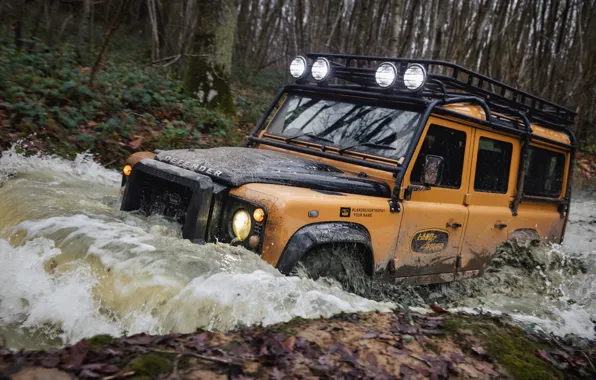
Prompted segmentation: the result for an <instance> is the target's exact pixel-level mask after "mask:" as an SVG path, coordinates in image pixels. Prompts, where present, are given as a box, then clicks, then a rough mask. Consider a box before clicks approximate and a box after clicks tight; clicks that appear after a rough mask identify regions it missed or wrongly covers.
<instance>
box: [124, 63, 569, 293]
mask: <svg viewBox="0 0 596 380" xmlns="http://www.w3.org/2000/svg"><path fill="white" fill-rule="evenodd" d="M290 73H291V75H292V76H293V77H294V78H296V81H295V83H293V84H290V85H288V86H286V87H284V88H283V89H282V90H281V91H280V92H279V94H278V95H277V97H276V98H275V100H274V102H273V103H272V104H271V106H270V107H269V109H268V110H267V111H266V113H265V115H264V116H263V118H262V119H261V121H260V122H259V123H258V124H257V126H256V128H255V129H254V131H253V132H252V133H251V134H250V136H249V137H248V141H247V145H246V147H229V148H213V149H187V150H173V151H157V152H155V153H148V152H146V153H137V154H133V155H132V156H131V157H130V158H129V160H128V162H127V166H126V167H125V170H124V172H125V175H124V178H123V186H124V189H123V190H124V197H123V201H122V210H126V211H137V212H141V213H143V214H146V215H150V214H161V215H164V216H166V217H169V218H172V219H175V220H177V221H178V222H179V223H180V224H181V225H182V236H183V237H184V238H186V239H190V240H192V241H194V242H197V243H205V242H216V241H217V242H223V243H231V244H233V245H241V246H244V247H245V248H246V249H249V250H252V251H254V252H255V254H258V255H260V256H261V257H262V258H263V260H265V261H267V262H269V263H271V265H274V266H275V267H277V268H278V269H279V270H280V271H281V272H283V273H290V272H291V271H292V270H293V268H295V267H296V266H297V264H299V263H301V262H307V261H308V260H311V261H312V260H313V259H315V260H316V259H317V257H323V256H324V255H325V252H328V251H329V249H330V248H333V249H335V248H339V249H340V252H342V251H343V252H345V253H346V260H347V257H348V256H350V257H356V258H357V261H358V265H361V266H362V269H363V270H364V271H366V272H367V273H368V274H370V275H377V276H378V275H382V276H386V277H389V278H393V279H407V280H412V281H415V282H418V283H437V282H447V281H453V280H457V279H462V278H469V277H473V276H477V275H480V274H482V273H483V272H484V270H485V269H486V267H487V265H488V263H489V262H490V260H491V257H492V254H493V253H494V251H495V248H496V247H497V245H498V244H499V243H501V242H503V241H504V240H506V239H508V238H509V237H511V236H512V235H514V234H519V233H523V234H528V233H529V234H531V235H532V236H535V237H540V238H542V239H545V240H547V241H551V242H560V241H561V240H562V239H563V234H564V230H565V225H566V222H567V215H568V212H569V202H570V192H571V187H570V186H571V185H570V183H571V169H570V168H572V167H573V157H574V151H575V145H576V143H575V138H574V135H573V133H572V132H571V131H570V130H569V128H568V127H569V126H570V125H572V124H573V121H574V117H575V113H574V112H573V111H570V110H568V109H565V108H563V107H561V106H558V105H556V104H554V103H551V102H549V101H546V100H544V99H540V98H538V97H536V96H533V95H531V94H528V93H526V92H523V91H520V90H517V89H515V88H513V87H510V86H508V85H505V84H503V83H500V82H498V81H496V80H494V79H492V78H489V77H487V76H484V75H481V74H478V73H475V72H472V71H470V70H467V69H465V68H463V67H461V66H458V65H455V64H452V63H448V62H443V61H432V60H422V59H401V58H395V59H393V58H381V57H369V56H353V55H340V54H308V55H306V56H305V57H303V56H298V57H296V58H295V59H294V60H293V61H292V63H291V66H290ZM348 253H349V255H348ZM327 260H328V261H327V264H324V265H323V267H324V270H323V272H324V273H323V274H325V275H331V276H333V275H334V273H333V271H334V270H341V268H342V265H343V263H342V261H343V260H344V259H343V258H342V256H341V255H340V256H335V258H332V259H330V260H329V259H327ZM338 268H339V269H338ZM307 269H308V267H307ZM325 270H326V271H327V272H329V273H327V272H325Z"/></svg>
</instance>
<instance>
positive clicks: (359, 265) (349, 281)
mask: <svg viewBox="0 0 596 380" xmlns="http://www.w3.org/2000/svg"><path fill="white" fill-rule="evenodd" d="M365 264H366V255H365V253H364V252H363V250H362V249H361V248H360V247H358V246H355V245H349V244H334V245H322V246H318V247H315V248H313V249H311V250H310V251H309V252H307V253H306V254H305V255H304V256H303V257H302V258H301V259H300V261H299V262H298V264H297V265H296V267H295V268H294V270H293V271H292V273H293V274H297V275H304V274H306V275H307V276H308V277H310V278H312V279H313V280H317V279H319V278H321V277H327V278H333V279H335V280H337V281H338V282H339V283H340V284H341V285H342V286H343V288H344V289H345V290H347V291H349V292H353V293H358V294H366V293H367V292H368V289H369V288H370V276H369V275H368V274H367V273H366V269H365Z"/></svg>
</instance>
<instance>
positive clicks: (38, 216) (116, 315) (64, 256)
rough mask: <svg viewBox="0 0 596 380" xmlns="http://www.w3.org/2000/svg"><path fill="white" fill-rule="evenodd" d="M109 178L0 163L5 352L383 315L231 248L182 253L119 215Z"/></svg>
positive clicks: (174, 241)
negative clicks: (104, 337)
mask: <svg viewBox="0 0 596 380" xmlns="http://www.w3.org/2000/svg"><path fill="white" fill-rule="evenodd" d="M119 177H120V176H119V174H118V173H116V172H113V171H110V170H106V169H104V168H102V167H101V166H99V165H97V164H95V163H93V161H92V160H91V159H90V158H89V157H88V156H84V155H83V156H78V157H77V159H76V160H75V161H73V162H70V161H66V160H63V159H59V158H52V157H50V158H47V157H46V158H41V157H27V158H25V157H23V156H21V155H19V154H17V153H15V152H14V151H9V152H4V153H3V155H2V157H1V158H0V210H1V212H0V335H3V336H4V337H6V338H7V340H8V344H9V346H12V347H25V348H34V347H47V346H50V345H60V344H64V343H73V342H75V341H77V340H79V339H81V338H84V337H89V336H93V335H96V334H100V333H107V334H111V335H121V334H125V333H128V334H132V333H138V332H148V333H153V334H164V333H168V332H171V331H179V332H192V331H194V330H196V329H197V328H199V327H203V328H208V329H220V330H226V329H230V328H232V327H234V326H236V325H239V324H247V325H249V324H256V323H263V324H271V323H277V322H281V321H287V320H290V319H292V318H293V317H296V316H300V317H304V318H315V317H319V316H324V317H329V316H331V315H333V314H337V313H340V312H357V311H372V310H381V311H389V310H391V308H392V307H394V305H393V304H391V303H387V302H376V301H372V300H368V299H365V298H362V297H359V296H356V295H354V294H350V293H347V292H345V291H343V290H342V289H341V287H339V285H337V284H336V283H334V282H331V281H327V280H325V279H322V280H319V281H313V280H310V279H306V278H299V277H285V276H283V275H281V274H280V273H279V272H278V271H277V270H276V269H274V268H273V267H272V266H270V265H269V264H267V263H265V262H264V261H262V260H261V259H260V258H259V257H258V256H257V255H255V254H254V253H252V252H249V251H247V250H245V249H243V248H238V247H230V246H227V245H218V244H207V245H204V246H200V245H196V244H192V243H190V242H189V241H187V240H183V239H182V238H181V236H180V235H181V234H180V232H179V230H180V228H179V226H178V225H176V224H174V223H171V222H169V221H167V220H164V219H162V218H159V217H149V218H145V217H141V216H138V215H133V214H130V213H123V212H120V211H119V209H118V208H119V181H120V178H119Z"/></svg>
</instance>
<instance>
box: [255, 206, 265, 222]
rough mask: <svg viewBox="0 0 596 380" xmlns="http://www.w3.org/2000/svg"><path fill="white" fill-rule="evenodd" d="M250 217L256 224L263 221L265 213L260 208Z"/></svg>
mask: <svg viewBox="0 0 596 380" xmlns="http://www.w3.org/2000/svg"><path fill="white" fill-rule="evenodd" d="M252 217H253V218H254V219H255V220H256V221H257V223H261V222H262V221H263V220H264V219H265V211H263V209H262V208H258V209H256V210H255V211H254V212H253V213H252Z"/></svg>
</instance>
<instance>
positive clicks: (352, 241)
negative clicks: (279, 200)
mask: <svg viewBox="0 0 596 380" xmlns="http://www.w3.org/2000/svg"><path fill="white" fill-rule="evenodd" d="M334 244H346V245H356V246H358V247H360V248H361V249H362V254H363V255H364V263H365V271H366V273H367V274H369V275H372V273H373V271H374V252H373V247H372V241H371V237H370V233H369V232H368V230H367V229H366V227H364V226H363V225H361V224H358V223H348V222H322V223H313V224H308V225H306V226H304V227H302V228H300V229H299V230H298V231H296V232H295V233H294V235H292V237H291V238H290V240H289V241H288V243H287V244H286V246H285V248H284V250H283V252H282V254H281V256H280V257H279V260H277V264H276V266H275V267H276V268H277V269H279V271H280V272H282V273H284V274H288V273H290V271H291V270H292V268H294V266H295V265H296V264H297V263H298V262H299V261H300V259H301V258H302V257H304V255H305V254H307V253H308V252H310V251H311V250H312V249H314V248H318V247H321V246H324V245H334Z"/></svg>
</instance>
